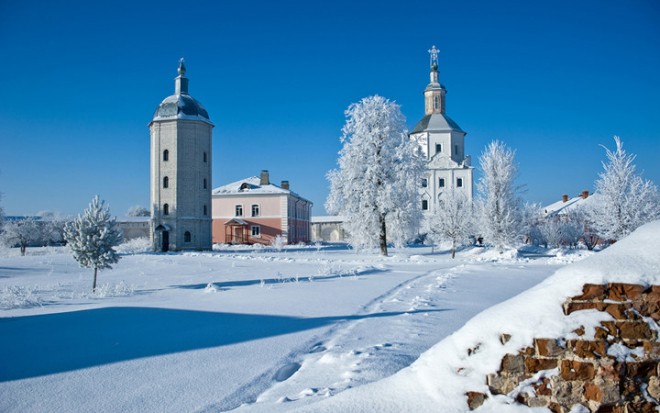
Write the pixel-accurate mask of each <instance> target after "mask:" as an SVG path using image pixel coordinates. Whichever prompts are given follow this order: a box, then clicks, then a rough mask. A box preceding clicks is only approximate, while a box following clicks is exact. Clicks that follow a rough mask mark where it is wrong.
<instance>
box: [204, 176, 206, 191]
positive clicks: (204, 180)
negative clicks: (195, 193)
mask: <svg viewBox="0 0 660 413" xmlns="http://www.w3.org/2000/svg"><path fill="white" fill-rule="evenodd" d="M204 189H206V178H204Z"/></svg>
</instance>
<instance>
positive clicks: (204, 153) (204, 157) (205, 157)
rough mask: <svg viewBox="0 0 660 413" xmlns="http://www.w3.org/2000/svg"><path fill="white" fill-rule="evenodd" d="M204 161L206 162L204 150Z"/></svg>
mask: <svg viewBox="0 0 660 413" xmlns="http://www.w3.org/2000/svg"><path fill="white" fill-rule="evenodd" d="M204 162H206V152H204Z"/></svg>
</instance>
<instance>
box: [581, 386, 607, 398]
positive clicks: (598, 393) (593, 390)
mask: <svg viewBox="0 0 660 413" xmlns="http://www.w3.org/2000/svg"><path fill="white" fill-rule="evenodd" d="M584 398H585V399H587V400H593V401H596V402H602V401H603V389H601V388H600V386H598V385H596V384H595V383H585V385H584Z"/></svg>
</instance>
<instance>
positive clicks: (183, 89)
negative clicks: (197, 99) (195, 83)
mask: <svg viewBox="0 0 660 413" xmlns="http://www.w3.org/2000/svg"><path fill="white" fill-rule="evenodd" d="M177 72H178V73H179V76H177V77H176V78H175V79H174V94H175V95H187V94H188V78H187V77H186V76H185V75H186V62H185V60H183V57H182V58H181V59H180V60H179V68H178V69H177Z"/></svg>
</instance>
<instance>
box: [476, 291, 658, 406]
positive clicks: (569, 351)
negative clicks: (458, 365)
mask: <svg viewBox="0 0 660 413" xmlns="http://www.w3.org/2000/svg"><path fill="white" fill-rule="evenodd" d="M563 310H564V314H565V315H566V316H568V315H569V314H571V313H573V312H575V311H583V310H597V311H603V312H607V313H608V314H610V315H611V316H612V318H613V319H614V321H603V322H601V323H600V326H598V327H597V328H596V331H595V334H594V338H588V337H586V336H585V329H584V327H580V328H578V329H577V330H575V331H574V332H573V334H572V335H571V337H540V338H535V339H534V341H533V344H532V346H530V347H526V348H523V349H522V350H520V351H519V352H518V353H517V354H507V355H505V356H504V357H503V359H502V362H501V364H500V369H499V370H498V372H497V373H494V374H490V375H488V376H487V377H486V384H487V386H488V389H489V391H488V392H487V393H480V392H474V391H473V392H468V393H467V394H466V396H467V399H468V406H469V408H470V410H473V409H476V408H478V407H479V406H480V405H481V404H482V403H483V402H484V400H485V399H487V398H488V397H490V396H492V395H498V394H505V395H508V396H509V397H510V398H511V399H512V400H515V401H514V402H513V403H520V404H523V405H526V406H530V407H542V406H545V407H547V408H548V409H549V410H550V411H552V412H554V413H568V412H569V411H570V410H571V409H572V408H574V407H575V406H576V405H578V404H580V405H582V406H583V407H585V408H587V409H588V410H589V411H590V412H598V413H604V412H617V413H632V412H657V411H660V379H659V378H658V370H659V369H660V366H659V362H660V339H659V337H658V331H660V328H659V327H658V324H657V323H658V321H659V320H660V286H658V285H653V286H644V285H639V284H625V283H609V284H602V285H600V284H585V285H584V286H583V289H582V294H580V295H578V296H575V297H571V298H569V299H567V300H566V302H565V303H564V304H563ZM512 335H515V332H508V333H506V334H502V337H501V338H500V341H501V343H502V344H505V343H506V342H508V341H509V340H510V338H511V336H512ZM576 337H577V338H576ZM613 346H614V347H613ZM617 349H619V350H622V349H627V350H626V351H628V353H629V355H628V356H627V357H625V359H624V358H623V357H619V358H618V359H617V357H616V354H615V353H616V352H615V351H614V350H617ZM608 352H609V354H608ZM530 380H531V381H532V383H531V385H532V388H533V389H534V392H533V393H534V394H530V393H529V392H521V391H520V390H521V388H522V387H523V386H524V385H525V384H530ZM523 382H524V383H523Z"/></svg>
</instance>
